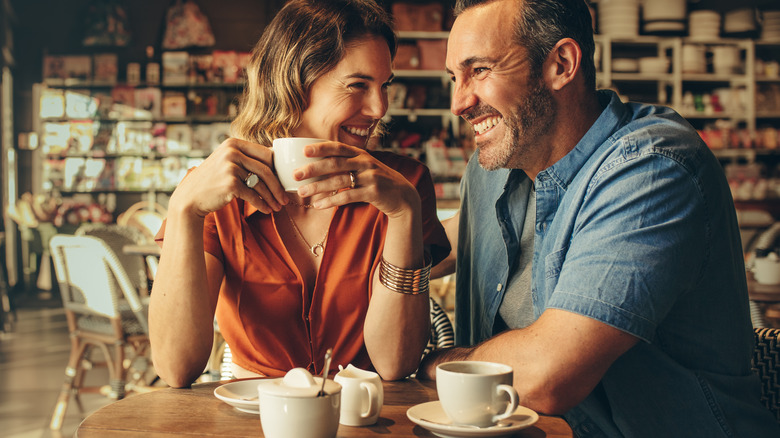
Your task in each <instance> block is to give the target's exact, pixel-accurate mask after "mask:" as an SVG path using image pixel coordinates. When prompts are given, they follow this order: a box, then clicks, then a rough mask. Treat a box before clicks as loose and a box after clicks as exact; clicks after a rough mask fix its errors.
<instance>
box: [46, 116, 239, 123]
mask: <svg viewBox="0 0 780 438" xmlns="http://www.w3.org/2000/svg"><path fill="white" fill-rule="evenodd" d="M226 117H227V116H225V115H219V116H184V117H161V118H151V117H148V118H145V117H122V118H109V117H77V118H67V117H47V118H42V119H41V121H42V122H43V123H68V122H80V121H87V122H89V121H91V122H98V123H105V124H110V123H120V122H149V123H230V122H231V119H229V118H226Z"/></svg>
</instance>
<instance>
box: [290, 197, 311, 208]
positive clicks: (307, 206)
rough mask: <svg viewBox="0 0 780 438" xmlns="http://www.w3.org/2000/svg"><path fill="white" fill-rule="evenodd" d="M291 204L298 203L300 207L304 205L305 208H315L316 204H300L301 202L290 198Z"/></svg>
mask: <svg viewBox="0 0 780 438" xmlns="http://www.w3.org/2000/svg"><path fill="white" fill-rule="evenodd" d="M290 204H292V205H296V206H298V207H303V208H314V204H299V203H297V202H295V201H293V200H292V199H290Z"/></svg>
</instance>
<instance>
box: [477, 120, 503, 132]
mask: <svg viewBox="0 0 780 438" xmlns="http://www.w3.org/2000/svg"><path fill="white" fill-rule="evenodd" d="M500 121H501V117H498V116H496V117H488V118H487V119H485V120H483V121H481V122H479V123H477V124H476V125H474V132H476V133H477V134H482V133H483V132H485V131H487V130H488V129H490V128H492V127H494V126H496V125H498V122H500Z"/></svg>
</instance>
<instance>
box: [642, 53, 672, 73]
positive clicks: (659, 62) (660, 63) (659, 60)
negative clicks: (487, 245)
mask: <svg viewBox="0 0 780 438" xmlns="http://www.w3.org/2000/svg"><path fill="white" fill-rule="evenodd" d="M669 64H670V61H669V58H664V57H660V56H658V57H656V56H648V57H644V58H639V72H640V73H643V74H666V73H668V72H669Z"/></svg>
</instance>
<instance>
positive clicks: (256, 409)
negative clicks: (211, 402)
mask: <svg viewBox="0 0 780 438" xmlns="http://www.w3.org/2000/svg"><path fill="white" fill-rule="evenodd" d="M260 380H263V379H248V380H240V381H238V382H231V383H226V384H224V385H221V386H218V387H216V388H214V396H215V397H216V398H218V399H220V400H222V401H223V402H225V403H227V404H229V405H231V406H233V407H234V408H236V409H238V410H239V411H241V412H246V413H247V414H255V415H258V414H260V401H259V400H258V399H257V383H258V382H259V381H260Z"/></svg>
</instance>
